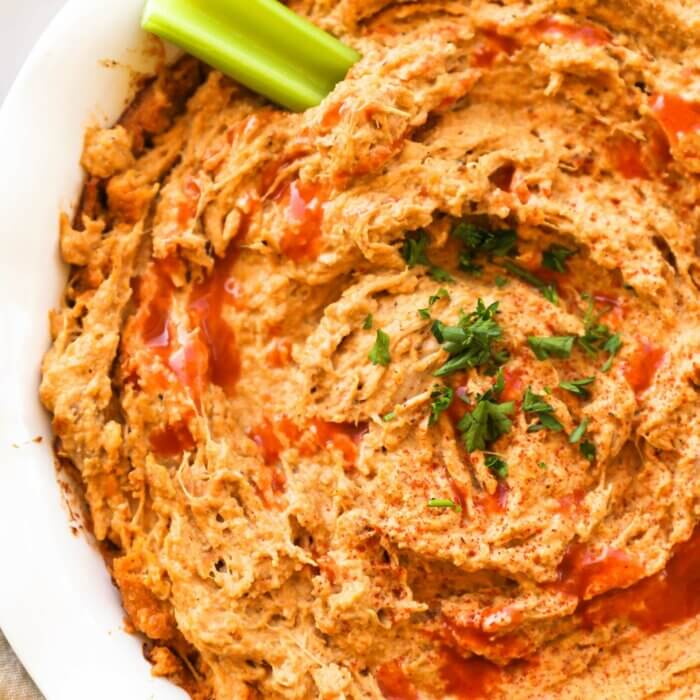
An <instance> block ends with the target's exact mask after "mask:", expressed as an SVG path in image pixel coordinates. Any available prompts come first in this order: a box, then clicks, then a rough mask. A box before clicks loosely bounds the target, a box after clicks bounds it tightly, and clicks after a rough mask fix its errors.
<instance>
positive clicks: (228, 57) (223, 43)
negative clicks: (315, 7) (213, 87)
mask: <svg viewBox="0 0 700 700" xmlns="http://www.w3.org/2000/svg"><path fill="white" fill-rule="evenodd" d="M142 25H143V28H144V29H146V30H147V31H150V32H153V33H154V34H157V35H158V36H160V37H162V38H163V39H166V40H167V41H170V42H171V43H173V44H176V45H177V46H180V47H181V48H183V49H184V50H185V51H187V52H188V53H191V54H193V55H194V56H197V57H198V58H200V59H201V60H202V61H204V62H205V63H208V64H210V65H212V66H214V67H215V68H218V69H219V70H221V71H222V72H223V73H226V74H227V75H229V76H231V77H232V78H234V79H235V80H237V81H239V82H240V83H242V84H243V85H246V86H247V87H249V88H250V89H251V90H254V91H255V92H258V93H260V94H261V95H264V96H265V97H267V98H269V99H270V100H272V101H273V102H276V103H278V104H280V105H282V106H284V107H287V108H289V109H291V110H294V111H301V110H304V109H308V108H309V107H313V106H315V105H317V104H319V102H321V100H323V98H324V97H325V96H326V95H327V94H328V93H329V92H331V91H332V90H333V88H334V87H335V85H336V84H337V83H338V82H339V81H340V80H342V79H343V78H344V77H345V75H346V74H347V72H348V70H349V68H350V66H352V65H353V63H355V62H356V61H357V60H358V59H359V58H360V56H359V54H358V53H357V52H356V51H354V50H353V49H351V48H350V47H348V46H345V44H342V43H341V42H340V41H338V40H337V39H335V38H334V37H332V36H331V35H330V34H327V33H326V32H324V31H322V30H321V29H319V28H318V27H316V26H314V25H313V24H311V22H308V21H307V20H305V19H303V18H301V17H299V16H298V15H296V14H295V13H294V12H292V11H291V10H289V9H288V8H287V7H285V6H284V5H282V4H281V3H279V2H277V0H147V3H146V8H145V10H144V14H143V21H142Z"/></svg>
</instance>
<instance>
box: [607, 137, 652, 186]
mask: <svg viewBox="0 0 700 700" xmlns="http://www.w3.org/2000/svg"><path fill="white" fill-rule="evenodd" d="M610 157H611V159H612V162H613V167H614V168H615V170H616V171H617V172H619V173H620V175H622V177H624V178H626V179H628V180H632V179H635V178H637V179H641V180H648V179H649V177H650V175H649V171H648V170H647V168H646V166H645V165H644V162H643V160H642V146H641V144H640V143H639V141H637V140H635V139H632V138H630V137H629V136H618V137H617V138H614V139H613V140H612V143H611V145H610Z"/></svg>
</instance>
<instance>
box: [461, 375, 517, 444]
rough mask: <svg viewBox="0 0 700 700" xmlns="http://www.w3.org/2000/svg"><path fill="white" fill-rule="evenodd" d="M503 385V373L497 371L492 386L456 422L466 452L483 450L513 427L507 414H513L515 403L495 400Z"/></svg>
mask: <svg viewBox="0 0 700 700" xmlns="http://www.w3.org/2000/svg"><path fill="white" fill-rule="evenodd" d="M504 385H505V382H504V379H503V373H502V372H499V373H498V379H497V380H496V383H495V384H494V385H493V387H492V388H491V389H489V390H488V391H486V392H485V393H484V394H482V395H481V396H480V397H479V398H478V399H477V403H476V407H475V408H474V410H473V411H472V412H471V413H466V414H465V415H464V417H463V418H462V420H460V422H459V423H458V424H457V429H458V430H459V432H460V433H461V434H462V440H463V441H464V446H465V447H466V448H467V452H474V451H475V450H485V449H486V447H487V445H488V444H490V443H492V442H494V441H495V440H498V438H499V437H501V435H505V434H506V433H509V432H510V430H511V428H512V427H513V422H512V421H511V420H510V418H509V416H512V415H513V413H514V411H515V404H514V403H513V402H512V401H508V402H506V403H498V402H497V401H496V397H497V396H498V395H499V394H500V393H501V392H502V391H503V388H504Z"/></svg>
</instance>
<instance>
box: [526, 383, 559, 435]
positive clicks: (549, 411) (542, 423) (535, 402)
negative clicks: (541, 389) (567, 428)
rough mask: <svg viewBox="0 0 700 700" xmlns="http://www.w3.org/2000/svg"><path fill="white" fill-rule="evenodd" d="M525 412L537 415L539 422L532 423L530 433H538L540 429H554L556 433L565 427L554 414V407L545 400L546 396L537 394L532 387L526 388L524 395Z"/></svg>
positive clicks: (529, 428)
mask: <svg viewBox="0 0 700 700" xmlns="http://www.w3.org/2000/svg"><path fill="white" fill-rule="evenodd" d="M523 412H524V413H529V414H532V415H534V416H536V417H537V419H538V420H537V422H536V423H533V424H532V425H530V426H529V427H528V429H527V432H528V433H537V432H539V431H540V430H545V429H546V430H552V431H554V432H555V433H558V432H560V431H561V430H563V429H564V426H563V425H562V424H561V423H560V422H559V421H558V420H557V418H556V417H555V416H554V415H553V414H554V407H553V406H552V405H551V404H549V403H548V402H547V401H545V399H544V396H540V395H539V394H535V393H534V392H533V391H532V389H531V388H530V387H528V388H527V389H526V390H525V396H524V397H523Z"/></svg>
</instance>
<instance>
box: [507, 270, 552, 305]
mask: <svg viewBox="0 0 700 700" xmlns="http://www.w3.org/2000/svg"><path fill="white" fill-rule="evenodd" d="M503 266H504V267H505V268H506V270H508V272H510V273H511V274H513V275H515V276H516V277H519V278H520V279H521V280H523V281H524V282H527V283H528V284H531V285H532V286H533V287H535V288H536V289H538V290H539V291H540V294H541V295H542V296H543V297H544V298H545V299H546V300H547V301H550V302H552V304H554V305H556V304H558V303H559V295H558V294H557V289H556V287H555V286H554V285H552V284H547V283H546V282H545V281H544V280H541V279H540V278H539V277H538V276H537V275H534V274H532V272H530V271H529V270H526V269H525V268H524V267H520V265H516V264H515V263H514V262H512V261H511V260H506V261H505V262H504V263H503Z"/></svg>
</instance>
